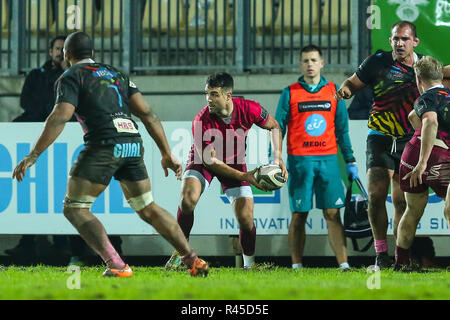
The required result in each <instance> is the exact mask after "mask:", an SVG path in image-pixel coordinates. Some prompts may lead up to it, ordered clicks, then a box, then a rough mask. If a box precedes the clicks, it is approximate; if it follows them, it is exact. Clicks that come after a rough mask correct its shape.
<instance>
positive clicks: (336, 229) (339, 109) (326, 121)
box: [275, 45, 358, 271]
mask: <svg viewBox="0 0 450 320" xmlns="http://www.w3.org/2000/svg"><path fill="white" fill-rule="evenodd" d="M324 64H325V63H324V60H323V59H322V50H321V49H320V48H319V47H317V46H315V45H308V46H306V47H304V48H302V50H301V56H300V69H301V71H302V76H301V77H300V78H299V79H298V81H297V82H296V83H294V84H292V85H290V86H289V87H287V88H285V89H284V90H283V92H282V93H281V96H280V100H279V102H278V108H277V112H276V115H275V119H276V120H277V121H278V122H279V124H280V126H281V130H282V135H283V136H284V135H285V134H286V130H287V153H288V160H287V166H288V168H289V180H288V190H289V204H290V209H291V212H292V220H291V224H290V226H289V245H290V250H291V258H292V267H293V268H294V269H297V268H302V267H303V264H302V260H303V250H304V246H305V238H306V233H305V224H306V219H307V217H308V212H309V210H311V208H312V199H313V194H315V197H316V207H317V208H320V209H322V210H323V216H324V218H325V220H326V222H327V225H328V238H329V241H330V244H331V247H332V249H333V251H334V253H335V255H336V260H337V262H338V264H339V266H340V268H341V270H342V271H348V270H350V266H349V264H348V261H347V249H346V242H345V236H344V228H343V226H342V222H341V217H340V213H339V208H342V207H344V199H345V194H344V188H343V186H342V180H341V174H340V169H339V165H338V158H337V151H338V149H337V146H338V145H339V146H340V148H341V151H342V154H343V156H344V160H345V162H346V163H347V165H346V169H347V174H348V176H349V177H350V179H356V178H358V167H357V166H356V162H355V161H356V160H355V158H354V156H353V150H352V145H351V142H350V136H349V134H348V114H347V108H346V105H345V102H343V101H340V102H338V101H336V99H335V98H334V93H335V92H336V90H337V86H336V85H335V84H334V83H332V82H329V81H327V80H326V79H325V77H323V76H322V75H321V72H322V68H323V67H324Z"/></svg>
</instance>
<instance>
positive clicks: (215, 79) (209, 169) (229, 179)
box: [166, 72, 288, 269]
mask: <svg viewBox="0 0 450 320" xmlns="http://www.w3.org/2000/svg"><path fill="white" fill-rule="evenodd" d="M233 87H234V81H233V78H232V76H231V75H230V74H228V73H225V72H221V73H216V74H213V75H210V76H209V77H208V79H207V80H206V87H205V95H206V101H207V103H208V105H207V106H205V107H204V108H203V109H202V110H201V111H200V112H199V113H198V114H197V116H196V117H195V118H194V121H193V123H192V133H193V136H194V144H193V145H192V148H191V151H190V154H189V160H188V163H187V166H186V169H185V172H184V175H183V183H182V191H181V202H180V205H179V207H178V214H177V220H178V223H179V225H180V226H181V229H182V230H183V232H184V235H185V236H186V238H189V235H190V232H191V229H192V226H193V223H194V209H195V206H196V205H197V203H198V201H199V199H200V196H201V195H202V194H203V192H204V191H205V190H206V189H207V188H208V186H209V185H210V183H211V181H212V179H213V178H214V177H217V179H218V180H219V181H220V183H221V185H222V189H223V191H224V192H225V195H226V196H227V198H228V199H229V200H230V203H231V205H232V207H233V211H234V214H235V216H236V218H237V221H238V223H239V241H240V244H241V246H242V250H243V259H244V268H257V267H258V266H259V265H258V264H255V240H256V229H255V225H254V222H253V206H254V203H253V194H252V190H251V187H250V185H251V184H252V185H254V186H256V187H258V188H260V189H263V188H262V187H261V186H260V185H259V184H258V183H257V181H256V179H255V177H254V174H255V173H256V171H257V169H254V170H252V171H249V172H247V167H246V164H245V153H246V139H247V133H248V130H250V128H251V127H252V125H253V124H256V125H257V126H259V127H261V128H263V129H266V130H270V135H271V141H272V144H273V146H274V150H276V152H275V161H274V164H277V165H279V166H280V168H281V169H282V172H283V176H284V178H287V175H288V174H287V171H286V167H285V165H284V163H283V161H282V159H281V135H280V134H279V125H278V122H277V121H276V120H275V119H274V118H273V117H272V116H271V115H270V114H269V113H268V112H267V111H266V110H265V109H264V108H263V107H261V105H260V104H259V103H257V102H254V101H251V100H246V99H243V98H236V97H233ZM236 140H237V141H236ZM230 141H235V143H233V144H231V145H230V144H229V142H230ZM213 213H214V212H213V210H212V211H211V212H205V214H213ZM178 266H180V259H179V253H178V252H177V251H175V252H174V253H173V254H172V256H171V258H170V259H169V261H168V262H167V263H166V269H171V268H176V267H178Z"/></svg>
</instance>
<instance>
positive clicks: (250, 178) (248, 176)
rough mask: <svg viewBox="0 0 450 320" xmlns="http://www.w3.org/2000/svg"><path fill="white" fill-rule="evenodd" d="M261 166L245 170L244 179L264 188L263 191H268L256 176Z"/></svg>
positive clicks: (259, 187)
mask: <svg viewBox="0 0 450 320" xmlns="http://www.w3.org/2000/svg"><path fill="white" fill-rule="evenodd" d="M258 169H259V168H255V169H253V170H252V171H247V172H244V174H243V176H242V181H247V182H248V183H250V184H252V185H254V186H255V187H257V188H258V189H260V190H262V191H268V190H266V189H265V188H263V187H262V186H261V185H260V184H259V183H258V182H257V181H256V178H255V173H256V172H257V171H258Z"/></svg>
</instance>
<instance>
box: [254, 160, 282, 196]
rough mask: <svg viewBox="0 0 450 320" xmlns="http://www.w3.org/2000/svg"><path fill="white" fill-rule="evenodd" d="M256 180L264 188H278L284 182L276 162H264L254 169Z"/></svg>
mask: <svg viewBox="0 0 450 320" xmlns="http://www.w3.org/2000/svg"><path fill="white" fill-rule="evenodd" d="M255 178H256V181H257V182H258V183H259V184H260V185H261V186H262V187H264V188H265V189H267V190H270V191H273V190H277V189H280V188H281V187H282V186H284V184H285V183H286V180H285V179H284V177H283V172H282V171H281V168H280V167H279V166H278V165H276V164H266V165H264V166H261V167H259V168H258V171H256V177H255Z"/></svg>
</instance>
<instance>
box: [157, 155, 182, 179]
mask: <svg viewBox="0 0 450 320" xmlns="http://www.w3.org/2000/svg"><path fill="white" fill-rule="evenodd" d="M161 167H162V168H163V169H164V175H165V176H166V177H168V176H169V171H168V170H167V169H170V170H172V171H173V172H175V176H176V177H177V179H178V180H181V175H182V169H183V168H182V166H181V163H180V162H179V161H178V159H177V158H176V157H175V156H174V155H172V154H170V155H168V156H163V157H162V158H161Z"/></svg>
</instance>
